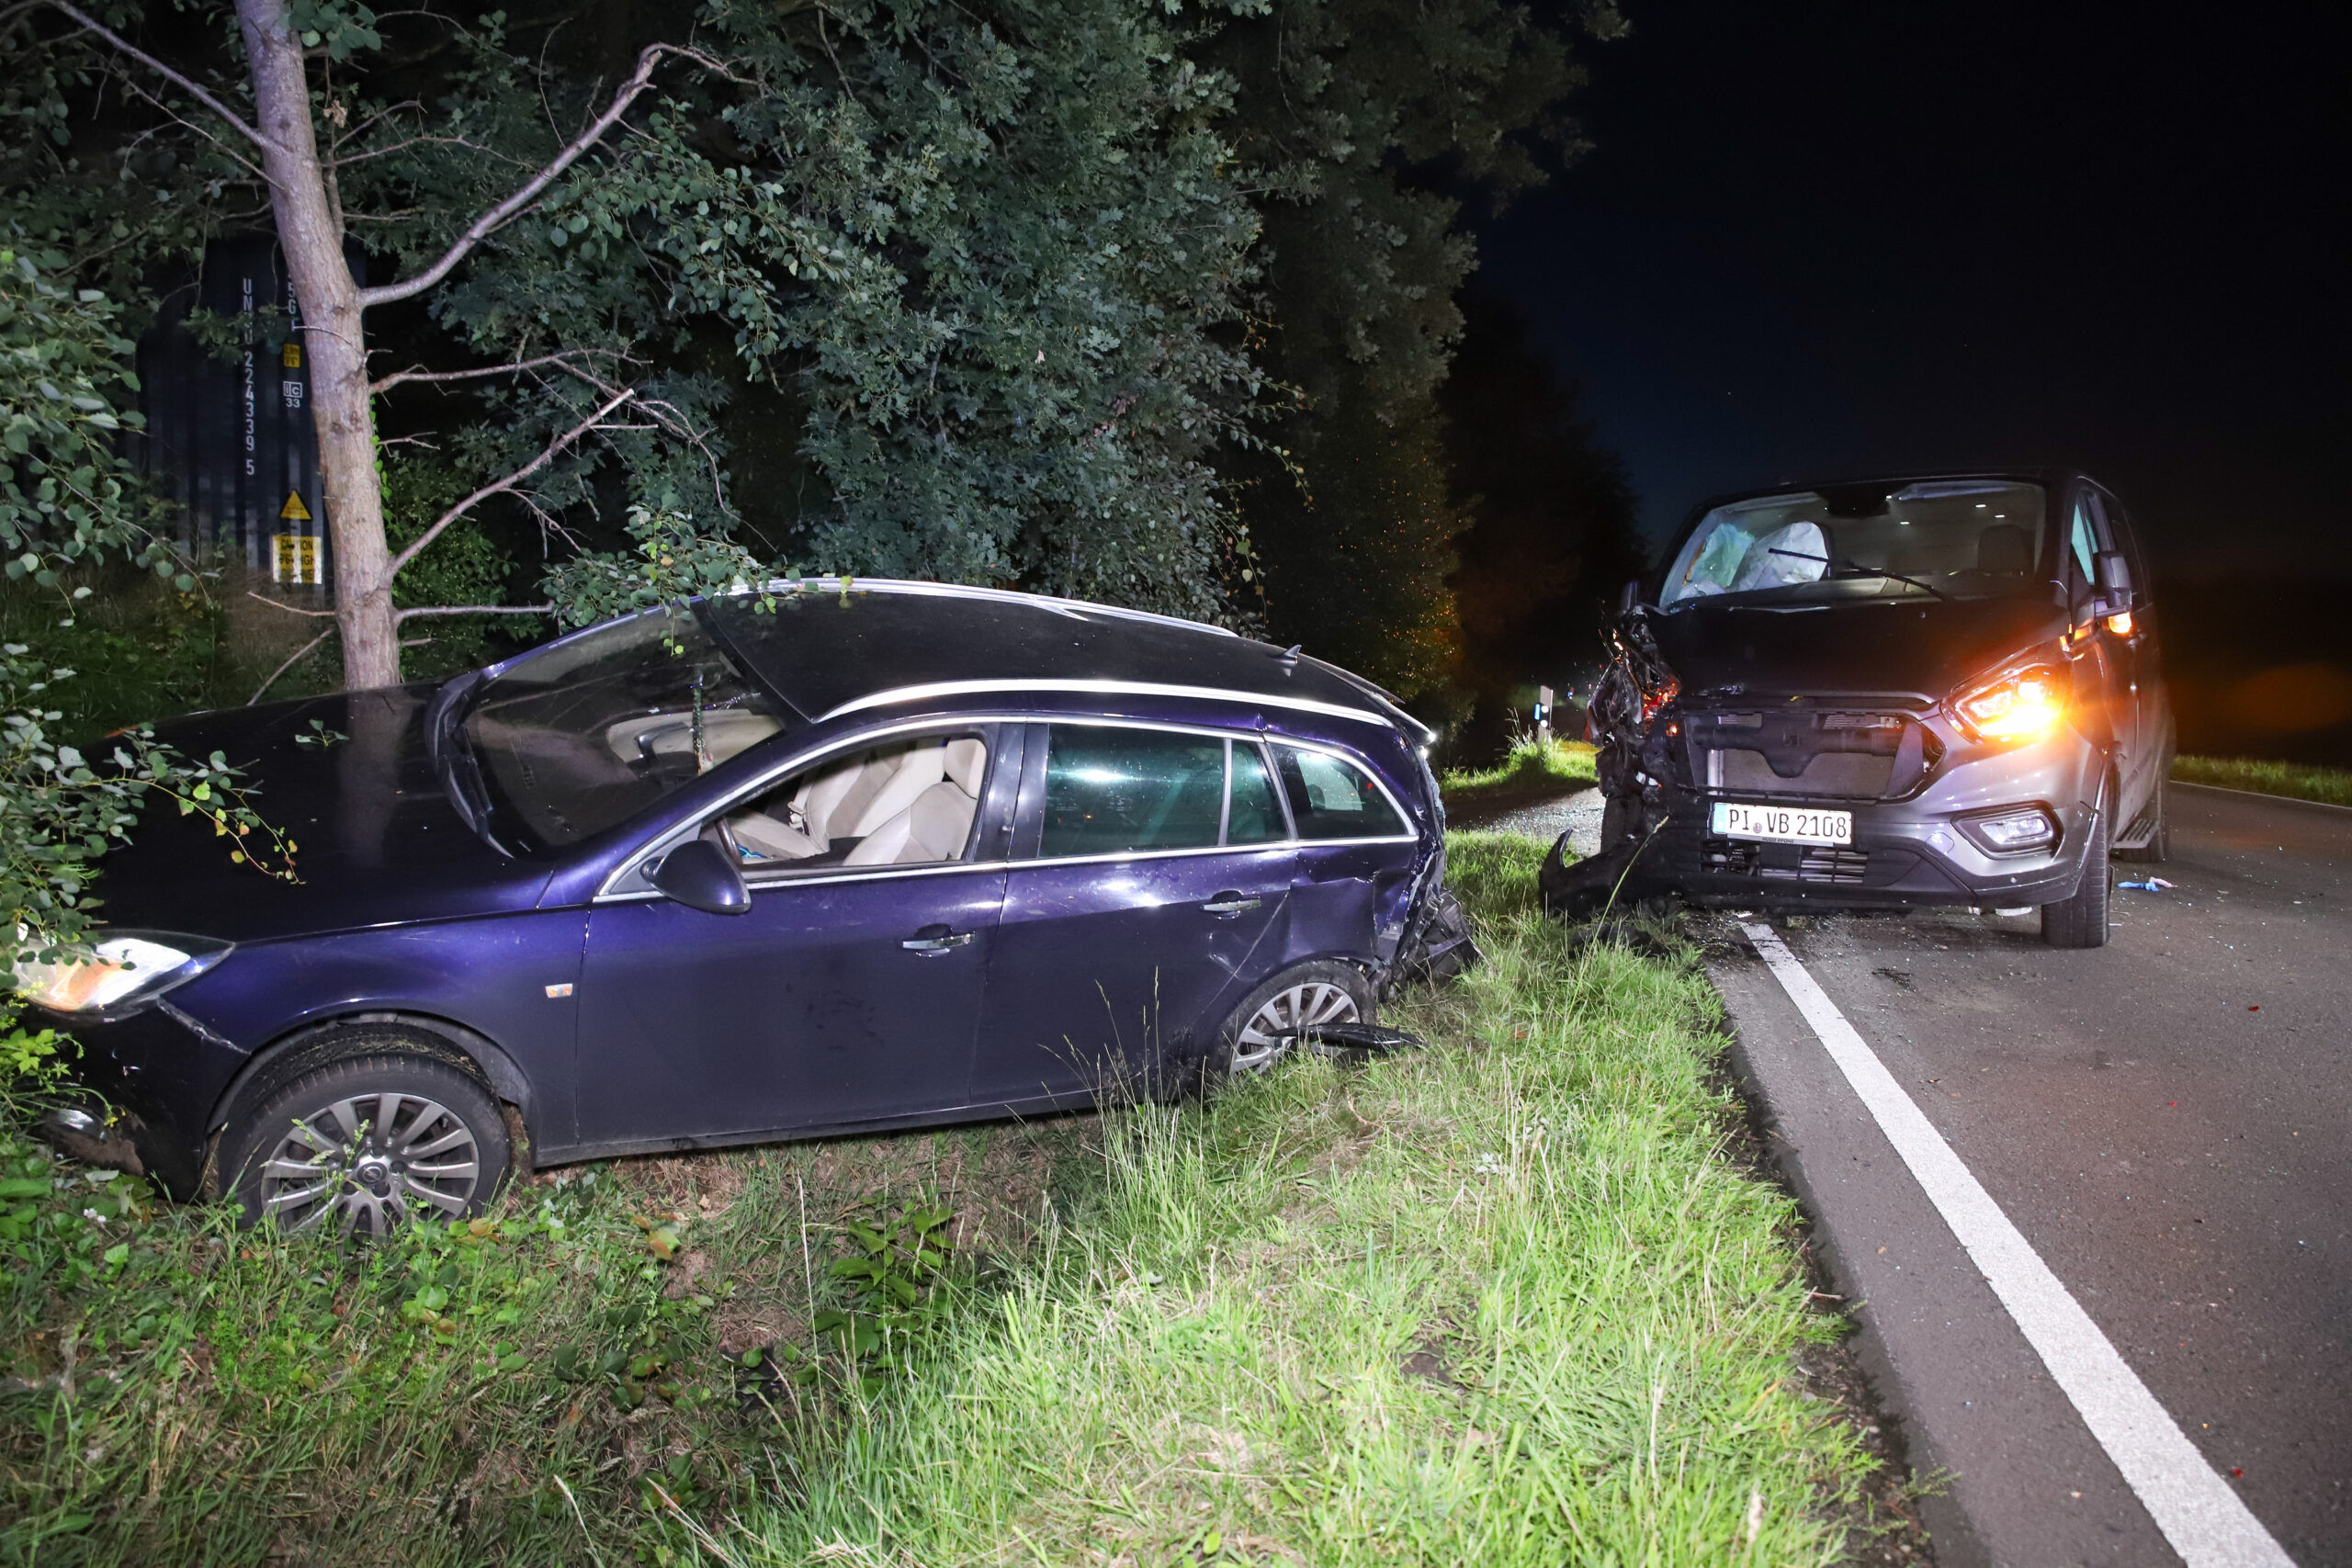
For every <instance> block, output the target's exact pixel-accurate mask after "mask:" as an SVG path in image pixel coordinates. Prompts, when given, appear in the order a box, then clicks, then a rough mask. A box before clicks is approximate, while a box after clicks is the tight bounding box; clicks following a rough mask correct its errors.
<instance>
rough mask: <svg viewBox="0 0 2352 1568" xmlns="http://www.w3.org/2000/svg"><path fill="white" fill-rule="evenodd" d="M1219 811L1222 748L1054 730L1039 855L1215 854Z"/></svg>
mask: <svg viewBox="0 0 2352 1568" xmlns="http://www.w3.org/2000/svg"><path fill="white" fill-rule="evenodd" d="M1224 807H1225V742H1224V741H1223V740H1220V739H1216V737H1215V736H1208V735H1178V734H1174V733H1171V732H1170V731H1167V730H1159V729H1125V728H1118V727H1115V726H1111V725H1100V726H1097V725H1071V724H1057V725H1055V726H1053V728H1052V739H1051V741H1050V742H1049V744H1048V746H1047V748H1046V816H1045V822H1044V824H1043V827H1042V830H1041V832H1040V834H1039V838H1038V844H1037V853H1038V854H1039V855H1040V856H1041V857H1043V858H1045V859H1049V860H1050V859H1055V858H1057V857H1062V856H1068V855H1103V854H1120V853H1124V852H1127V851H1130V850H1192V849H1214V848H1216V842H1217V828H1218V824H1219V819H1220V818H1222V816H1223V814H1224Z"/></svg>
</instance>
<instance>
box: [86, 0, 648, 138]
mask: <svg viewBox="0 0 2352 1568" xmlns="http://www.w3.org/2000/svg"><path fill="white" fill-rule="evenodd" d="M48 3H49V5H51V6H53V7H54V8H55V9H57V10H58V11H60V12H62V13H63V14H64V15H66V16H68V17H72V18H73V19H74V21H76V22H79V23H80V24H81V25H82V30H83V31H84V32H86V33H96V34H97V35H98V36H99V37H100V38H102V39H106V40H107V43H109V44H111V45H113V46H114V47H115V48H116V49H117V50H119V51H121V52H122V53H124V54H127V55H129V56H130V58H131V59H133V60H135V61H137V62H139V63H140V64H141V65H144V66H145V67H147V69H149V70H150V71H153V72H154V73H156V74H157V75H159V76H162V77H164V79H165V80H166V81H169V82H173V83H175V84H176V85H178V87H179V89H180V91H182V92H184V93H186V94H187V96H190V97H192V98H194V99H195V100H196V101H197V102H198V103H199V104H202V105H203V106H204V107H206V108H209V109H210V110H211V111H212V112H213V113H214V114H217V115H219V116H220V118H222V119H225V120H227V121H228V122H229V123H230V124H231V125H232V126H234V127H236V129H237V131H238V134H240V135H242V136H243V137H244V139H245V140H246V141H250V142H252V143H253V144H254V146H256V147H258V148H260V149H261V150H262V151H263V152H276V151H277V144H276V143H275V142H273V141H270V139H269V138H268V137H266V136H264V135H263V134H262V133H261V132H260V131H259V130H255V129H254V127H252V126H250V125H247V124H246V123H245V122H244V121H243V120H242V119H240V118H237V115H236V112H235V111H234V110H232V108H230V107H229V106H228V105H226V104H224V103H222V102H221V101H220V99H218V98H216V97H214V96H212V95H211V94H209V93H208V92H206V91H205V90H204V89H203V88H201V87H199V86H198V85H196V84H195V83H194V82H191V81H189V80H188V79H187V77H186V76H183V75H181V74H180V73H178V72H176V71H175V70H173V69H172V68H171V67H170V66H168V65H166V64H164V62H162V61H160V60H158V59H156V58H155V57H154V56H153V55H152V54H150V53H148V52H147V51H145V50H143V49H141V48H140V47H138V46H137V45H136V44H134V43H132V42H131V41H130V39H126V38H124V37H123V36H122V35H121V34H120V33H118V32H116V31H115V30H114V29H113V28H108V27H107V26H106V25H105V24H103V23H101V22H100V21H99V20H98V19H97V18H96V17H93V16H91V15H89V14H88V13H87V12H85V11H83V10H82V9H81V8H80V7H78V6H69V5H67V4H66V3H65V0H48ZM649 52H650V51H649Z"/></svg>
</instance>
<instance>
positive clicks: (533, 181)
mask: <svg viewBox="0 0 2352 1568" xmlns="http://www.w3.org/2000/svg"><path fill="white" fill-rule="evenodd" d="M60 3H62V0H51V4H60ZM665 54H675V55H680V56H683V57H684V58H685V59H688V60H692V61H695V62H696V63H698V64H702V65H706V66H708V67H710V68H711V69H713V70H717V71H722V72H723V71H724V70H725V67H724V66H722V65H720V64H719V62H717V61H715V60H713V59H711V58H710V56H708V55H707V54H705V53H703V52H702V51H699V50H695V49H688V48H685V47H683V46H681V45H678V44H670V43H652V44H648V45H646V46H645V51H644V52H643V53H642V54H639V56H638V57H637V70H636V73H634V74H632V75H631V76H630V77H629V79H628V81H626V82H624V83H622V84H621V85H620V90H619V91H618V92H616V93H615V94H614V95H613V101H612V102H611V103H610V104H608V105H606V106H605V112H604V113H603V114H600V115H598V116H597V117H596V118H595V119H594V120H593V121H592V122H590V124H589V126H588V129H587V130H583V131H582V132H581V133H580V134H579V135H577V136H575V137H573V138H572V139H571V145H569V146H567V147H566V148H564V150H563V151H562V152H559V153H557V154H556V155H555V159H554V161H553V162H551V163H549V164H548V165H547V166H546V167H544V168H542V169H541V170H540V171H539V172H538V173H537V174H536V175H532V176H531V177H530V178H529V179H528V180H527V181H526V182H525V183H524V186H523V188H522V189H521V190H518V191H516V192H515V194H514V195H513V196H510V197H507V198H506V199H505V200H504V201H502V202H500V203H499V204H498V205H497V206H496V207H493V208H492V209H490V210H489V211H488V212H485V213H483V214H482V215H481V217H480V218H477V219H475V220H473V222H472V224H471V225H469V227H468V228H467V230H466V231H465V232H464V233H462V234H460V235H458V238H457V241H456V243H453V244H451V245H450V247H449V248H448V249H447V250H446V251H444V252H442V253H441V259H440V260H438V261H436V262H435V263H434V264H433V265H431V266H428V267H426V268H425V269H424V271H423V272H420V273H418V274H417V275H416V276H414V277H405V278H402V279H401V281H400V282H398V283H387V284H384V285H381V286H380V287H379V288H363V289H361V290H360V291H359V304H360V308H361V309H362V310H365V309H367V308H368V307H370V306H374V305H390V304H391V303H393V302H394V301H396V300H401V299H409V298H411V297H412V296H413V295H418V294H422V293H424V291H425V290H426V289H428V288H432V287H433V286H434V285H435V284H436V283H438V282H440V281H441V280H442V279H443V278H445V277H447V276H449V269H450V268H452V267H454V266H456V265H458V263H459V262H461V261H463V260H465V259H466V257H467V255H468V254H470V253H471V252H472V250H473V248H474V247H475V246H476V245H479V244H481V243H482V242H483V241H484V240H486V239H488V238H490V236H491V235H492V234H494V233H496V232H497V231H499V230H500V229H501V228H503V227H504V226H505V224H506V223H507V222H508V220H511V219H513V218H515V216H516V215H517V214H519V213H521V212H522V211H523V210H524V209H526V208H527V207H529V206H530V205H531V204H532V203H533V202H536V201H537V200H538V198H539V196H540V194H541V193H542V192H544V191H545V190H546V189H547V188H548V186H551V185H553V184H554V183H555V182H556V181H557V180H558V179H559V178H560V177H561V175H562V174H563V172H564V170H566V169H568V168H570V167H571V165H572V164H576V163H578V162H579V161H580V159H581V157H582V154H584V153H585V152H587V151H588V149H590V148H591V147H594V145H595V144H596V143H597V142H598V141H602V140H604V136H605V132H606V131H608V130H612V128H613V127H614V126H616V125H617V124H619V123H620V119H621V117H622V116H623V115H625V114H627V113H628V108H629V106H630V105H631V104H633V103H635V102H637V100H638V97H639V95H640V94H642V93H643V92H644V91H645V90H646V89H647V88H648V87H650V86H651V85H653V68H654V67H655V66H656V65H658V64H660V63H661V62H662V56H663V55H665Z"/></svg>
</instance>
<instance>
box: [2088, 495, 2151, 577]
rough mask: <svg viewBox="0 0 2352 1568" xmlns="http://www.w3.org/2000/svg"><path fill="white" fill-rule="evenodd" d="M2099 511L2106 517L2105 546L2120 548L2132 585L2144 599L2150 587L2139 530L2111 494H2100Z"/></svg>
mask: <svg viewBox="0 0 2352 1568" xmlns="http://www.w3.org/2000/svg"><path fill="white" fill-rule="evenodd" d="M2100 501H2101V502H2102V504H2101V507H2100V511H2101V512H2102V513H2103V514H2104V515H2105V516H2106V518H2107V540H2108V543H2107V547H2108V548H2109V549H2110V550H2121V551H2122V552H2123V559H2124V561H2125V563H2126V564H2127V565H2129V566H2130V567H2131V586H2132V588H2133V589H2134V590H2135V591H2137V592H2138V593H2139V595H2140V597H2142V598H2143V599H2145V598H2146V597H2147V594H2148V589H2149V587H2150V582H2149V577H2148V561H2147V557H2146V556H2145V555H2143V553H2142V552H2141V549H2140V536H2139V531H2138V530H2137V529H2135V528H2134V527H2133V526H2132V525H2131V518H2129V517H2127V516H2125V515H2124V512H2123V504H2122V502H2119V501H2117V500H2116V499H2115V498H2114V497H2113V496H2111V495H2109V496H2102V497H2101V498H2100Z"/></svg>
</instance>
